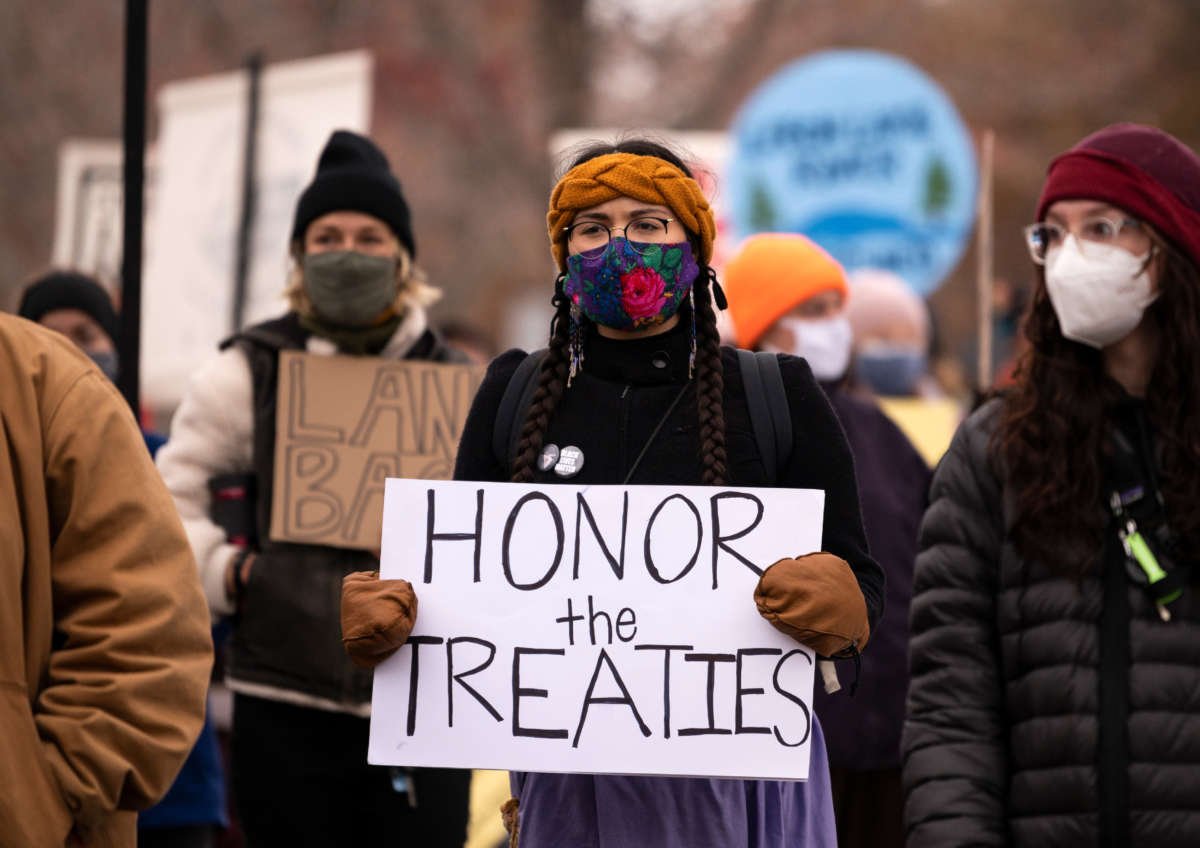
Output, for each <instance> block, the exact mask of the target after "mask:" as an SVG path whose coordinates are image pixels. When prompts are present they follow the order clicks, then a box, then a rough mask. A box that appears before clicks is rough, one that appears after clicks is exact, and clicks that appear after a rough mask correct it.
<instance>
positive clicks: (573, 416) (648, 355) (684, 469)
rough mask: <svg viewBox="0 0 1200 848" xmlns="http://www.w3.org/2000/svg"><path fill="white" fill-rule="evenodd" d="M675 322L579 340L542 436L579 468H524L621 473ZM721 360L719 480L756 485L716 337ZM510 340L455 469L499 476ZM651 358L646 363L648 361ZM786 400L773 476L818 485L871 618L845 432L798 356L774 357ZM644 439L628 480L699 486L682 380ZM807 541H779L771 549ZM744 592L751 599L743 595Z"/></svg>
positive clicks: (656, 387)
mask: <svg viewBox="0 0 1200 848" xmlns="http://www.w3.org/2000/svg"><path fill="white" fill-rule="evenodd" d="M688 323H689V322H683V321H681V322H680V324H679V329H678V330H671V331H670V332H668V333H664V334H662V335H660V336H654V337H651V338H645V339H636V340H631V341H613V340H610V339H604V338H601V337H599V336H595V337H593V338H592V339H591V340H590V341H589V344H588V348H587V350H586V356H585V359H584V364H583V371H582V373H580V374H579V375H578V376H577V377H575V379H574V381H573V382H572V384H571V386H570V388H568V389H567V390H566V392H565V393H564V395H563V398H562V400H561V401H560V402H559V405H558V409H557V410H556V411H555V414H554V416H553V417H552V419H551V421H550V425H549V430H548V432H547V436H546V442H547V443H553V444H556V445H559V446H560V447H565V446H567V445H575V446H577V447H579V448H580V449H582V451H583V455H584V463H583V468H582V469H581V470H580V472H579V473H578V475H576V476H575V477H572V478H570V479H569V480H563V478H561V477H557V476H555V475H554V474H553V473H552V472H535V480H536V481H537V482H539V483H560V482H569V483H574V484H581V485H586V484H589V483H621V482H622V481H623V480H624V479H625V476H626V474H627V472H628V470H629V468H630V466H631V465H632V464H633V462H634V460H635V458H636V457H637V455H638V454H639V453H640V452H641V451H642V448H643V447H644V446H645V444H646V441H647V439H648V438H649V436H650V434H651V432H653V430H654V428H655V427H656V426H657V425H658V423H659V421H660V419H661V418H662V416H663V414H664V413H665V412H666V411H667V408H668V407H669V406H670V405H671V402H672V401H673V400H674V399H675V397H676V395H678V394H679V392H680V390H681V389H682V388H683V387H684V385H685V383H687V382H688V378H687V377H688V354H689V350H690V341H689V337H688V334H687V333H686V331H685V330H684V327H685V325H687V324H688ZM721 355H722V361H723V363H724V369H725V396H724V397H725V400H724V412H725V445H726V451H727V455H728V463H727V465H728V473H727V475H726V482H727V483H728V484H729V485H733V486H766V485H768V483H767V479H768V478H767V474H766V471H765V469H764V468H763V464H762V460H761V459H760V457H759V453H758V447H757V443H756V442H755V440H754V430H753V427H752V425H751V423H750V412H749V409H748V408H747V406H746V399H745V394H744V390H743V386H742V381H741V375H740V372H739V370H738V365H737V357H736V354H735V352H734V351H733V349H731V348H722V350H721ZM525 356H526V354H525V353H524V352H523V351H519V350H511V351H508V352H507V353H504V354H502V355H501V356H499V357H498V358H497V359H495V360H494V361H493V362H492V364H491V365H490V366H489V368H488V371H487V374H486V375H485V376H484V379H483V383H482V384H481V385H480V387H479V392H478V393H477V394H476V396H475V400H474V403H473V404H472V406H471V411H470V414H469V415H468V416H467V421H466V424H465V425H464V427H463V435H462V441H461V442H460V443H459V451H458V462H457V464H456V466H455V470H454V477H455V479H456V480H482V481H504V480H507V479H509V473H508V470H507V467H506V462H505V461H504V459H505V458H502V457H497V456H495V454H494V452H493V448H492V435H493V428H494V425H495V420H496V410H497V407H498V406H499V404H500V399H501V397H502V396H503V394H504V389H505V387H506V386H507V385H508V382H509V380H510V379H511V377H512V375H513V372H514V371H515V370H516V368H517V366H518V365H519V364H520V362H521V361H522V360H523V359H524V358H525ZM656 363H657V364H656ZM780 367H781V370H782V373H783V380H784V385H785V387H786V391H787V396H788V406H789V407H790V409H791V413H792V421H793V425H792V432H793V439H794V446H793V449H792V454H791V457H790V459H789V461H788V463H787V465H786V467H784V468H783V469H782V474H781V475H780V477H779V481H778V485H780V486H788V487H794V488H811V489H824V490H825V516H824V529H823V537H822V546H823V547H824V549H825V550H827V551H829V552H831V553H834V554H837V555H838V556H840V557H842V558H843V559H845V560H846V561H847V562H848V563H849V564H850V567H851V568H852V569H853V570H854V574H855V576H856V577H857V578H858V582H859V586H860V588H861V589H862V593H863V596H864V598H865V599H866V603H867V614H868V617H869V619H870V622H871V626H872V628H874V626H875V623H876V621H877V620H878V619H879V616H880V614H881V613H882V610H883V588H884V584H883V572H882V570H881V569H880V567H879V566H878V565H877V564H876V563H875V561H874V560H873V559H872V558H871V556H870V554H869V553H868V552H867V541H866V537H865V535H864V533H863V525H862V518H861V517H860V515H859V509H858V489H857V486H856V484H855V478H854V464H853V460H852V458H851V456H850V449H849V447H848V446H847V444H846V437H845V435H844V434H843V433H842V428H841V426H840V425H839V424H838V421H837V418H836V417H834V414H833V411H832V410H831V409H830V407H829V402H828V401H827V400H826V399H825V395H824V393H823V392H822V391H821V387H820V386H819V385H818V384H817V382H816V380H814V379H813V376H812V372H811V371H810V370H809V367H808V363H806V362H805V361H804V360H803V359H798V358H796V357H791V356H781V357H780ZM685 392H686V393H685V394H684V396H683V398H682V400H681V401H680V402H679V404H678V405H677V406H676V407H675V409H674V411H673V412H672V413H671V416H670V418H669V419H668V420H667V422H666V424H665V425H664V426H663V428H662V429H661V431H660V432H659V434H658V436H657V437H656V438H655V440H654V443H653V444H652V445H651V447H650V450H648V451H647V452H646V455H645V457H644V458H643V459H642V461H641V464H640V465H638V467H637V469H636V471H635V473H634V475H633V477H632V479H630V481H629V483H630V485H639V484H657V485H689V486H694V485H699V484H700V462H699V460H698V457H699V453H700V438H699V432H698V431H699V424H698V414H697V410H696V396H695V386H694V384H691V385H688V386H687V388H686V390H685ZM804 553H809V551H799V550H783V551H780V553H779V556H780V557H786V556H795V555H798V554H804ZM746 603H747V604H750V603H753V601H752V600H751V599H750V598H747V599H746Z"/></svg>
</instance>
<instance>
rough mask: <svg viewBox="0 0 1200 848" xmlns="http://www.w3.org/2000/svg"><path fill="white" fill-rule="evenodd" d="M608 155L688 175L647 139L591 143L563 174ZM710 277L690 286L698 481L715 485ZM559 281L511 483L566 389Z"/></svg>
mask: <svg viewBox="0 0 1200 848" xmlns="http://www.w3.org/2000/svg"><path fill="white" fill-rule="evenodd" d="M610 153H632V154H634V155H635V156H654V157H657V158H659V159H664V160H666V161H667V162H670V163H671V164H672V165H674V166H675V167H677V168H679V170H681V171H683V172H684V173H685V174H687V175H688V176H689V177H690V176H692V172H691V171H690V170H689V169H688V166H687V165H686V164H685V163H684V161H683V159H682V158H681V157H680V156H679V155H678V154H677V153H675V152H674V151H673V150H671V149H670V148H668V147H667V146H666V145H665V144H661V143H659V142H657V141H653V140H651V139H647V138H625V139H621V140H619V141H617V142H616V143H614V144H590V145H588V146H586V147H584V148H583V149H582V150H580V151H579V152H578V153H576V154H575V156H574V159H573V161H572V162H571V164H570V166H569V167H568V168H567V170H570V169H571V168H574V167H575V166H577V165H581V164H583V163H584V162H587V161H589V160H591V159H595V158H596V157H597V156H605V155H607V154H610ZM688 237H689V239H691V240H692V241H693V242H695V235H694V234H693V233H689V234H688ZM694 246H695V244H693V247H694ZM712 279H713V277H712V273H711V269H710V268H709V267H708V266H707V265H705V264H701V266H700V274H699V275H698V276H697V277H696V281H695V283H693V286H692V291H693V297H694V300H695V304H696V306H695V309H696V407H697V412H698V415H699V422H700V456H701V461H702V466H703V467H702V468H701V475H700V480H701V482H702V483H704V484H705V485H710V486H720V485H723V484H724V482H725V473H726V454H725V411H724V408H723V406H722V398H723V395H724V388H725V372H724V369H723V367H722V364H721V347H720V345H721V341H720V334H719V332H718V331H717V316H716V312H715V310H714V309H713V304H712V295H711V291H710V284H711V281H712ZM562 283H563V277H562V276H561V275H560V276H559V278H558V280H557V281H556V282H555V293H554V301H553V302H554V307H555V312H554V318H553V319H552V321H551V324H550V344H549V347H548V351H547V354H546V358H545V359H544V360H543V362H542V370H541V373H540V374H539V375H538V384H537V388H536V389H535V390H534V393H533V398H532V400H531V401H530V404H529V412H528V414H527V415H526V417H525V423H524V424H523V425H522V427H521V435H520V438H519V440H518V441H517V450H516V457H515V458H514V460H513V466H512V478H511V479H512V481H513V482H514V483H529V482H532V481H533V469H534V459H535V458H536V457H537V455H538V454H539V453H540V452H541V450H542V444H543V442H544V441H545V437H546V429H547V427H548V426H549V424H550V418H551V417H552V416H553V414H554V410H555V408H556V407H557V406H558V402H559V401H560V400H561V399H562V396H563V393H564V392H565V391H566V387H567V372H568V362H567V359H568V347H569V334H570V304H569V302H568V301H567V298H566V297H565V296H564V295H563V293H562Z"/></svg>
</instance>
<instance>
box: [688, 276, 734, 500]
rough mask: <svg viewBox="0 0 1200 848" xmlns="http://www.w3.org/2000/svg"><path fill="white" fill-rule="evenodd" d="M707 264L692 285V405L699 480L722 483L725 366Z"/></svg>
mask: <svg viewBox="0 0 1200 848" xmlns="http://www.w3.org/2000/svg"><path fill="white" fill-rule="evenodd" d="M713 276H714V275H713V271H712V269H711V268H708V267H703V268H701V270H700V276H698V277H697V278H696V283H695V286H694V292H695V301H696V307H695V308H696V409H697V412H698V414H699V416H700V464H701V466H702V470H701V475H700V482H701V483H703V484H704V485H706V486H723V485H725V463H726V456H725V406H724V403H725V369H724V367H723V366H722V364H721V339H720V335H719V334H718V333H717V313H716V312H714V311H713V304H712V295H711V292H710V282H711V281H712V279H713Z"/></svg>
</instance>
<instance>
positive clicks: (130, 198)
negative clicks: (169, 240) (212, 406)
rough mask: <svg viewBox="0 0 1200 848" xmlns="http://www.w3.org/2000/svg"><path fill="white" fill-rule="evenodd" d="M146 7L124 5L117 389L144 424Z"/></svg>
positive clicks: (140, 2) (141, 1)
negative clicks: (143, 230)
mask: <svg viewBox="0 0 1200 848" xmlns="http://www.w3.org/2000/svg"><path fill="white" fill-rule="evenodd" d="M146 3H147V0H126V3H125V116H124V136H125V149H124V158H123V160H122V162H123V179H124V191H123V197H122V201H123V203H122V205H123V207H124V213H125V215H124V218H125V219H124V227H123V231H122V240H123V245H122V251H121V334H120V335H121V338H120V339H119V340H118V344H117V351H118V354H119V356H120V361H121V368H120V372H119V374H118V375H117V386H118V388H120V390H121V394H123V395H125V400H127V401H128V402H129V405H130V406H131V407H132V408H133V414H134V417H136V418H139V419H140V414H139V413H140V404H141V398H140V395H139V385H140V382H141V373H140V369H139V359H140V357H141V326H142V207H143V190H144V188H145V161H146Z"/></svg>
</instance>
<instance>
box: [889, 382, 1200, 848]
mask: <svg viewBox="0 0 1200 848" xmlns="http://www.w3.org/2000/svg"><path fill="white" fill-rule="evenodd" d="M999 404H1000V402H999V401H992V402H991V403H989V404H988V405H986V406H984V407H983V408H981V409H980V410H979V411H977V412H976V413H975V414H974V415H972V416H971V418H969V419H968V420H967V422H966V423H965V424H964V425H963V426H962V427H961V428H960V429H959V432H958V434H957V435H956V436H955V438H954V441H953V443H952V444H951V446H950V450H949V452H948V454H947V455H946V457H945V458H944V459H943V460H942V463H941V465H940V466H939V468H938V471H937V473H936V475H935V476H934V481H933V487H932V491H931V495H930V507H929V510H928V511H927V512H926V514H925V518H924V521H923V523H922V527H921V540H920V549H921V550H920V554H919V555H918V558H917V565H916V573H915V582H914V587H913V602H912V613H911V627H912V641H911V643H910V649H909V650H910V664H911V668H912V683H911V687H910V689H909V699H908V720H907V722H906V724H905V730H904V783H905V794H906V798H907V801H906V808H905V819H906V828H907V837H908V844H909V845H910V846H919V848H938V847H939V846H956V848H957V846H964V845H998V846H1039V848H1041V846H1050V845H1070V846H1094V845H1114V846H1116V845H1135V846H1156V848H1157V846H1164V847H1169V846H1196V845H1200V600H1198V597H1197V596H1198V595H1200V591H1198V587H1197V586H1196V585H1195V584H1194V582H1193V585H1192V586H1191V587H1190V588H1189V589H1188V590H1187V591H1185V593H1184V597H1183V598H1182V600H1181V601H1179V602H1178V603H1177V605H1176V609H1175V615H1174V618H1173V620H1172V621H1170V622H1166V623H1164V622H1163V621H1161V620H1160V618H1159V616H1158V614H1157V611H1156V609H1155V607H1154V605H1153V603H1152V602H1151V601H1150V599H1149V598H1148V597H1147V596H1146V595H1145V594H1144V593H1143V592H1142V590H1140V589H1139V588H1137V587H1135V586H1134V585H1133V584H1132V583H1131V582H1129V581H1128V579H1127V578H1126V577H1125V576H1124V568H1123V555H1122V553H1121V551H1120V547H1119V542H1118V541H1117V537H1116V529H1115V526H1114V527H1110V528H1109V530H1108V532H1107V535H1108V537H1109V538H1107V539H1106V544H1107V545H1108V547H1107V550H1106V555H1105V557H1104V563H1103V564H1102V567H1097V568H1094V569H1092V570H1091V572H1089V574H1088V576H1086V577H1084V578H1083V579H1082V580H1081V581H1078V582H1077V581H1075V580H1074V579H1071V578H1065V577H1061V576H1057V575H1055V574H1054V573H1052V572H1051V571H1050V570H1049V569H1048V568H1046V566H1044V565H1043V564H1041V563H1037V562H1028V561H1024V560H1022V559H1021V558H1020V557H1019V556H1018V555H1017V553H1016V551H1015V550H1014V548H1013V545H1012V543H1011V541H1010V539H1009V535H1008V532H1007V531H1008V528H1009V527H1010V522H1011V515H1012V509H1011V505H1010V504H1007V503H1006V500H1005V494H1004V492H1003V489H1002V486H1001V483H1000V482H999V478H998V476H997V474H996V473H995V471H994V470H993V465H992V463H990V462H989V458H988V449H989V444H988V443H989V439H990V436H991V433H992V431H993V428H994V426H995V423H996V421H997V416H998V413H999V411H1000V406H999ZM1137 414H1140V413H1137ZM1142 456H1143V459H1144V458H1145V456H1146V454H1145V453H1144V452H1143V454H1142ZM1097 508H1100V505H1099V504H1098V505H1097Z"/></svg>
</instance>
